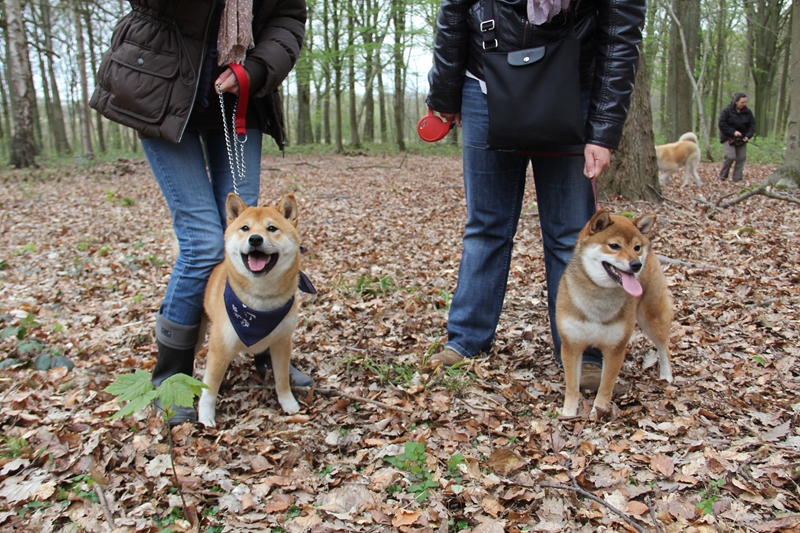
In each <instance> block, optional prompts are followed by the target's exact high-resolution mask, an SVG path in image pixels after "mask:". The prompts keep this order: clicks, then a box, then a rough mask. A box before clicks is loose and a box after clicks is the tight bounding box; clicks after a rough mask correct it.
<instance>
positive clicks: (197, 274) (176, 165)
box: [142, 129, 261, 326]
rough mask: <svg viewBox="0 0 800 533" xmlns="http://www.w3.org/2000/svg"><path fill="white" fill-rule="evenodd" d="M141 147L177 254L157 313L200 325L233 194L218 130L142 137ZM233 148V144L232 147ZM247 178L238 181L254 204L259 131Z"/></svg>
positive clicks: (251, 139) (247, 154) (253, 137)
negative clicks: (177, 136) (165, 137)
mask: <svg viewBox="0 0 800 533" xmlns="http://www.w3.org/2000/svg"><path fill="white" fill-rule="evenodd" d="M142 146H143V147H144V153H145V155H146V156H147V160H148V161H149V163H150V167H151V169H152V170H153V174H154V175H155V178H156V181H157V182H158V185H159V186H160V187H161V192H162V193H163V194H164V199H165V200H166V202H167V206H168V207H169V210H170V213H171V215H172V224H173V227H174V229H175V236H176V237H177V239H178V244H179V245H180V253H179V254H178V258H177V260H176V261H175V266H174V268H173V270H172V275H171V276H170V278H169V283H168V284H167V290H166V293H165V295H164V300H163V302H162V304H161V307H160V309H159V314H160V315H161V316H163V317H164V318H166V319H167V320H169V321H171V322H174V323H176V324H181V325H185V326H195V325H199V323H200V319H201V317H202V313H203V295H204V293H205V289H206V284H207V282H208V278H209V277H210V276H211V271H212V270H213V269H214V267H215V266H216V265H217V264H219V263H220V262H221V261H222V259H223V258H224V243H223V234H224V232H225V228H226V226H227V215H226V214H225V202H226V200H227V198H228V193H231V192H234V187H233V179H232V176H231V169H230V164H229V162H228V150H227V147H226V143H225V134H224V132H223V131H222V130H219V131H216V130H207V131H186V132H185V133H184V135H183V138H182V139H181V142H179V143H172V142H169V141H165V140H163V139H155V138H149V139H142ZM231 146H233V145H231ZM244 161H245V169H246V174H245V178H244V180H239V181H237V188H238V191H239V196H240V197H241V198H242V200H243V201H244V202H245V203H246V204H247V205H256V204H257V203H258V193H259V186H260V179H261V131H260V130H258V129H248V130H247V141H246V142H245V143H244Z"/></svg>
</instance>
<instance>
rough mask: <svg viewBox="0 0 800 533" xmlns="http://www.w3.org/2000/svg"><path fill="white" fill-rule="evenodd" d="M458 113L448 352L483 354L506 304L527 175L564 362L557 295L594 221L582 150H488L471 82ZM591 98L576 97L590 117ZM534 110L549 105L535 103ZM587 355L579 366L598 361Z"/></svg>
mask: <svg viewBox="0 0 800 533" xmlns="http://www.w3.org/2000/svg"><path fill="white" fill-rule="evenodd" d="M462 92H463V94H462V105H461V124H462V139H463V150H462V157H463V165H464V190H465V195H466V203H467V222H466V226H465V229H464V235H463V239H462V241H463V253H462V256H461V263H460V266H459V270H458V284H457V286H456V290H455V294H454V295H453V300H452V302H451V306H450V313H449V317H448V323H447V333H448V341H447V348H450V349H452V350H454V351H455V352H456V353H458V354H459V355H461V356H462V357H473V356H475V355H476V354H477V353H479V352H481V351H487V350H488V349H489V348H490V347H491V344H492V342H493V340H494V336H495V330H496V328H497V324H498V322H499V320H500V313H501V311H502V307H503V301H504V299H505V293H506V284H507V282H508V273H509V268H510V265H511V254H512V250H513V247H514V236H515V234H516V231H517V225H518V223H519V217H520V213H521V210H522V201H523V194H524V192H525V181H526V180H525V174H526V171H527V168H528V164H532V165H533V178H534V184H535V187H536V197H537V203H538V208H539V223H540V225H541V230H542V241H543V245H544V264H545V279H546V283H547V308H548V315H549V318H550V331H551V334H552V338H553V344H554V351H555V356H556V359H557V360H558V361H559V364H560V361H561V338H560V336H559V334H558V329H557V327H556V320H555V312H556V305H555V304H556V293H557V290H558V283H559V281H560V280H561V275H562V274H563V272H564V269H565V268H566V265H567V262H568V261H569V259H570V257H571V256H572V250H573V248H574V246H575V241H576V239H577V236H578V233H579V232H580V230H581V229H582V228H583V226H584V225H585V224H586V222H588V221H589V219H590V218H592V216H593V215H594V212H595V202H594V193H593V191H592V185H591V181H590V180H589V179H588V178H586V177H585V176H584V174H583V168H584V157H583V146H582V145H580V146H548V147H544V146H543V147H542V150H543V151H545V150H546V151H552V152H562V153H563V152H571V153H576V154H578V156H557V157H552V156H542V155H518V154H517V153H516V152H513V151H499V150H487V149H486V148H485V147H486V139H487V134H488V130H489V115H488V106H487V99H486V95H485V94H483V92H482V91H481V87H480V84H479V82H478V81H477V80H475V79H473V78H466V79H465V82H464V88H463V91H462ZM589 93H590V91H585V92H584V93H583V94H582V95H581V96H582V100H583V113H584V117H585V116H587V115H588V109H589V97H590V94H589ZM532 105H554V104H547V103H542V102H533V103H532ZM598 355H599V353H598V354H596V355H595V356H594V358H593V357H592V356H588V355H587V354H584V362H592V363H595V364H601V362H602V359H601V358H600V357H597V356H598Z"/></svg>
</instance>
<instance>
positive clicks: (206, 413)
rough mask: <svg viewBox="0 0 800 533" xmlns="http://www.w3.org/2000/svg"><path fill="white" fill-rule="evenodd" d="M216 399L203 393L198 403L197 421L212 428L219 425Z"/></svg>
mask: <svg viewBox="0 0 800 533" xmlns="http://www.w3.org/2000/svg"><path fill="white" fill-rule="evenodd" d="M215 400H216V399H215V398H212V397H211V395H210V394H209V393H207V392H206V391H203V395H202V396H201V397H200V401H199V402H198V403H197V420H198V421H199V422H200V423H201V424H203V425H204V426H206V427H209V428H212V427H214V426H216V425H217V413H216V408H215V406H214V404H215V403H216V401H215Z"/></svg>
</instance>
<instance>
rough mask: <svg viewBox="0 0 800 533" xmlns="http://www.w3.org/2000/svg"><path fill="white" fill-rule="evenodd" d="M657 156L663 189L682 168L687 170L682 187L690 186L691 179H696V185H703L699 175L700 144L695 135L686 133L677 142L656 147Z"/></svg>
mask: <svg viewBox="0 0 800 533" xmlns="http://www.w3.org/2000/svg"><path fill="white" fill-rule="evenodd" d="M656 156H657V157H658V180H659V181H660V182H661V185H662V187H663V186H664V185H666V184H667V182H668V181H669V178H670V177H671V176H672V175H673V174H674V173H676V172H677V171H678V170H680V168H681V167H684V169H685V170H684V175H683V183H682V184H681V187H683V186H685V185H688V184H689V180H690V179H691V178H694V182H695V184H697V185H702V183H701V182H700V176H698V175H697V164H698V163H699V162H700V144H699V143H698V142H697V135H695V134H694V133H692V132H689V133H684V134H683V135H681V138H680V139H678V141H677V142H674V143H669V144H662V145H661V146H656Z"/></svg>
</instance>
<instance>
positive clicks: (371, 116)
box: [362, 0, 380, 143]
mask: <svg viewBox="0 0 800 533" xmlns="http://www.w3.org/2000/svg"><path fill="white" fill-rule="evenodd" d="M373 15H374V17H375V19H374V23H373ZM377 17H378V10H377V9H375V8H374V6H373V1H372V0H367V1H366V2H365V4H364V17H363V18H364V20H366V21H367V24H366V26H367V27H366V28H364V31H363V37H362V39H363V40H364V51H365V55H364V59H365V66H366V76H367V84H366V86H365V87H364V130H363V133H364V142H367V143H371V142H375V95H374V87H375V71H376V70H377V65H376V64H375V63H376V62H377V61H380V56H379V55H377V51H376V50H375V47H374V44H375V41H374V39H375V31H374V30H375V28H377V21H378V19H377Z"/></svg>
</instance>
